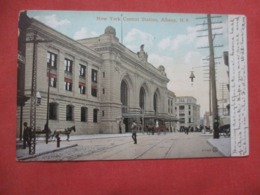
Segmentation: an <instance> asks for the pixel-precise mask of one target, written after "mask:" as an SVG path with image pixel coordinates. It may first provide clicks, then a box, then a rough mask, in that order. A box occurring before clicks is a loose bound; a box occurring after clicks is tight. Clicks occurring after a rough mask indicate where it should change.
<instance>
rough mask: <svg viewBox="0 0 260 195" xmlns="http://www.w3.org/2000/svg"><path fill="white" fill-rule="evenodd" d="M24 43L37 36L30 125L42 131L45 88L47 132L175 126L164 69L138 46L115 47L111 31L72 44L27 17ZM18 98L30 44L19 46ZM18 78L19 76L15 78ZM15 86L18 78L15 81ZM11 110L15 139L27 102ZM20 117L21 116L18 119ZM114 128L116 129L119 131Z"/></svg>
mask: <svg viewBox="0 0 260 195" xmlns="http://www.w3.org/2000/svg"><path fill="white" fill-rule="evenodd" d="M27 20H29V23H30V25H28V28H27V30H26V40H31V39H32V37H33V36H34V34H35V33H37V39H38V40H47V41H50V42H42V43H38V44H37V48H36V50H35V53H36V55H35V56H36V59H35V60H36V64H37V77H36V78H37V96H38V97H40V98H41V101H40V104H38V105H37V108H36V126H37V128H39V129H44V125H45V124H46V119H47V100H48V89H49V127H50V129H51V130H52V131H53V130H55V129H57V128H66V127H70V126H73V125H75V126H76V133H77V134H95V133H124V132H130V131H131V130H130V124H131V123H132V121H133V120H135V121H137V123H138V124H139V126H140V128H144V127H145V125H146V123H147V122H148V121H149V120H153V121H155V120H158V121H159V123H164V124H166V126H167V127H168V128H169V130H171V129H173V128H175V126H176V113H175V112H176V111H175V98H176V96H175V94H174V92H172V91H169V90H168V89H167V83H168V82H169V79H168V78H167V75H166V73H165V68H164V66H163V65H160V66H159V67H158V68H156V67H154V66H153V65H152V64H150V63H149V62H148V61H147V59H148V55H147V53H146V52H145V51H144V45H141V47H140V51H139V52H137V53H134V52H132V51H131V50H130V49H128V48H127V47H125V46H124V45H123V44H121V43H120V42H119V40H118V38H117V37H116V30H115V29H114V28H113V27H111V26H108V27H106V28H105V29H104V34H102V35H100V36H98V37H95V38H87V39H82V40H77V41H76V40H73V39H71V38H69V37H67V36H65V35H63V34H61V33H59V32H57V31H56V30H54V29H52V28H50V27H48V26H46V25H45V24H43V23H41V22H39V21H37V20H35V19H32V18H28V17H27ZM25 48H26V49H25V54H24V55H25V60H26V63H25V71H24V73H23V74H24V75H23V76H22V77H24V78H25V80H24V89H23V90H24V96H25V97H30V96H31V88H32V67H33V59H34V56H33V53H34V52H33V43H26V47H25ZM18 76H19V75H18ZM18 82H21V79H20V81H18ZM22 106H23V108H22V112H21V109H20V106H19V105H18V107H17V116H18V117H17V135H19V132H21V131H20V130H21V124H22V123H23V122H28V123H29V122H30V106H31V101H30V100H28V101H25V103H24V105H22ZM21 116H22V118H21ZM119 126H120V127H121V128H119Z"/></svg>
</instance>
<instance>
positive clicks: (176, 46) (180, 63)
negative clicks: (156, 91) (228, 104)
mask: <svg viewBox="0 0 260 195" xmlns="http://www.w3.org/2000/svg"><path fill="white" fill-rule="evenodd" d="M27 14H28V16H29V17H34V18H36V19H37V20H39V21H41V22H43V23H45V24H46V25H48V26H50V27H52V28H54V29H55V30H57V31H59V32H61V33H63V34H65V35H67V36H68V37H71V38H73V39H75V40H77V39H83V38H89V37H96V36H99V35H101V34H103V33H104V30H105V28H106V27H107V26H109V25H110V26H113V27H114V28H115V29H116V33H117V34H116V36H117V37H118V38H119V40H120V42H123V44H124V45H125V46H126V47H128V48H129V49H131V50H132V51H133V52H137V51H139V50H140V45H141V44H144V45H145V47H144V50H145V51H146V52H147V53H148V61H149V62H150V63H151V64H153V65H154V66H155V67H158V66H159V65H163V66H165V68H166V73H167V76H168V78H169V79H170V82H169V83H168V89H170V90H172V91H173V92H175V94H176V95H177V96H194V97H195V98H196V99H197V101H198V102H197V103H198V104H200V105H201V115H203V114H204V112H205V111H208V110H209V109H208V104H209V103H208V102H209V101H208V99H209V96H208V94H209V92H208V90H209V83H208V82H207V81H206V80H208V78H207V77H208V76H207V68H206V67H202V66H206V65H208V63H207V61H205V60H202V59H203V58H206V57H207V56H208V55H209V51H208V49H199V47H204V46H208V40H207V37H203V38H198V37H197V36H199V35H206V34H207V31H199V30H202V29H205V28H206V27H207V26H206V25H197V24H202V23H205V22H206V18H205V19H197V18H201V17H206V14H199V15H195V14H173V13H144V12H87V11H39V10H37V11H27ZM165 19H167V21H166V20H165ZM212 21H213V22H219V21H221V22H222V23H220V24H214V26H213V27H215V28H220V29H217V30H214V33H215V34H216V33H223V35H220V36H215V39H214V44H216V45H223V46H224V47H221V48H216V49H215V56H217V57H222V56H223V51H228V28H227V15H222V17H221V18H212ZM217 63H218V64H217V66H218V67H217V89H218V96H219V98H221V97H222V90H221V91H220V86H221V85H222V83H227V82H228V77H227V73H226V71H227V67H226V66H225V65H224V63H223V59H219V60H218V61H217ZM190 71H194V74H195V77H196V78H195V79H194V82H193V83H191V81H190V79H189V76H190ZM227 96H228V93H227V92H224V98H226V97H227Z"/></svg>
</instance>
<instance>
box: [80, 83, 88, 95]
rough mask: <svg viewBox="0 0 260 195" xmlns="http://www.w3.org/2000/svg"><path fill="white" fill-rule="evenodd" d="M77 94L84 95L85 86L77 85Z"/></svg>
mask: <svg viewBox="0 0 260 195" xmlns="http://www.w3.org/2000/svg"><path fill="white" fill-rule="evenodd" d="M79 93H80V94H86V86H85V85H82V84H79Z"/></svg>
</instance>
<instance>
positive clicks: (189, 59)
mask: <svg viewBox="0 0 260 195" xmlns="http://www.w3.org/2000/svg"><path fill="white" fill-rule="evenodd" d="M184 63H185V65H187V66H191V67H196V66H200V65H202V55H201V54H200V53H199V52H193V51H191V52H188V53H187V54H186V56H185V61H184Z"/></svg>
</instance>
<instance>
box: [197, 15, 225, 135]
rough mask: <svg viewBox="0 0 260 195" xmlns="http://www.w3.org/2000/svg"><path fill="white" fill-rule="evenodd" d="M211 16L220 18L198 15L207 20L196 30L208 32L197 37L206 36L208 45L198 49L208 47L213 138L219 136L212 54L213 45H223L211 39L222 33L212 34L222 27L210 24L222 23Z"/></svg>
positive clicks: (213, 55) (213, 58) (213, 57)
mask: <svg viewBox="0 0 260 195" xmlns="http://www.w3.org/2000/svg"><path fill="white" fill-rule="evenodd" d="M212 18H221V16H211V15H210V14H207V17H200V18H197V19H204V20H206V21H207V22H205V21H204V22H203V23H202V24H197V25H201V26H206V25H207V28H204V29H201V30H198V31H197V32H203V31H205V32H206V31H207V32H208V34H207V35H200V36H197V37H208V44H209V45H208V46H206V47H200V48H199V49H204V48H208V49H209V112H210V115H211V116H212V119H213V121H214V123H213V128H214V135H213V137H214V139H215V138H219V131H218V127H217V126H218V125H217V124H218V122H219V121H218V120H219V119H218V117H219V116H218V103H217V89H216V69H215V59H216V58H215V54H214V48H215V47H223V45H214V44H213V41H214V38H215V37H216V36H217V35H222V33H214V35H213V34H212V30H219V29H222V27H215V28H212V24H220V23H222V22H221V21H219V22H214V23H213V22H212V21H211V19H212ZM211 108H212V112H211Z"/></svg>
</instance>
